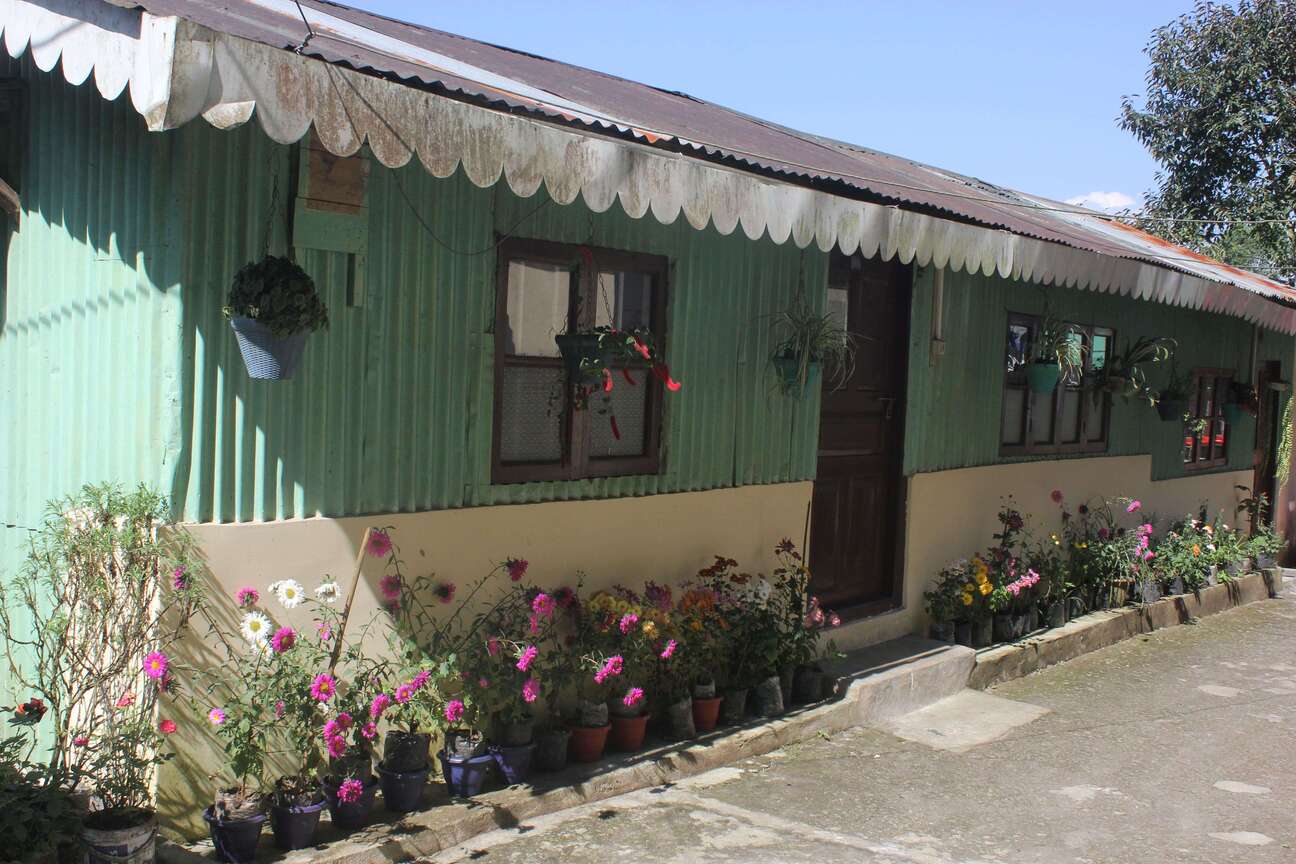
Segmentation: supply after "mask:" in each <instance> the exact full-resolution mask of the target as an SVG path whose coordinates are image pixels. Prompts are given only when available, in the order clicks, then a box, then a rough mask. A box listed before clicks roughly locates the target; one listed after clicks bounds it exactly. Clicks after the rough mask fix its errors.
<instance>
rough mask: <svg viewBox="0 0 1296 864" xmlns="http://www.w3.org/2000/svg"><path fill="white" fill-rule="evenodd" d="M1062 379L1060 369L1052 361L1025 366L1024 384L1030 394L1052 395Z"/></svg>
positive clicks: (1037, 361) (1036, 362)
mask: <svg viewBox="0 0 1296 864" xmlns="http://www.w3.org/2000/svg"><path fill="white" fill-rule="evenodd" d="M1061 377H1062V368H1061V367H1060V366H1058V364H1057V363H1056V362H1054V361H1052V360H1044V361H1039V360H1036V361H1035V362H1033V363H1028V364H1026V383H1027V385H1028V386H1029V387H1030V389H1031V392H1032V393H1039V394H1045V393H1052V392H1053V391H1054V390H1056V389H1057V385H1058V380H1059V379H1060V378H1061Z"/></svg>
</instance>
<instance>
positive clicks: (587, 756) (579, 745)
mask: <svg viewBox="0 0 1296 864" xmlns="http://www.w3.org/2000/svg"><path fill="white" fill-rule="evenodd" d="M611 729H612V726H611V725H610V724H605V725H603V726H573V727H572V728H571V749H570V751H569V753H570V755H571V759H572V761H573V762H597V761H598V760H599V759H601V758H602V757H603V748H605V747H606V746H607V740H608V732H609V731H611Z"/></svg>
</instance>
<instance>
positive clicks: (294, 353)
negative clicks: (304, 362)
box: [224, 256, 328, 381]
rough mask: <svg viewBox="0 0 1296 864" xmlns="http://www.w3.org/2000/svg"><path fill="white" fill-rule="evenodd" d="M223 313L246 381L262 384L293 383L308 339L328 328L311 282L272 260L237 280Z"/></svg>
mask: <svg viewBox="0 0 1296 864" xmlns="http://www.w3.org/2000/svg"><path fill="white" fill-rule="evenodd" d="M224 312H225V317H226V318H228V319H229V322H230V326H231V327H232V328H233V329H234V337H235V339H236V340H237V341H238V346H239V352H240V353H241V354H242V355H243V363H244V365H245V366H246V367H247V371H248V375H249V376H250V377H252V378H255V379H259V380H265V381H283V380H287V379H289V378H292V376H293V373H294V372H295V371H296V370H297V363H298V361H299V360H300V359H301V355H302V350H303V348H304V347H305V344H306V336H307V335H308V334H309V333H311V332H312V331H314V330H318V329H319V328H321V327H325V328H327V327H328V309H327V307H325V305H324V302H323V301H322V300H320V298H319V294H318V293H317V292H316V290H315V282H314V280H313V279H311V277H310V276H309V275H308V274H307V273H306V271H305V270H303V269H302V268H301V267H299V266H297V264H296V263H294V262H292V261H290V260H288V259H287V258H276V257H274V256H267V257H266V258H263V259H261V260H260V261H257V262H253V263H251V264H246V265H244V266H243V267H242V268H241V269H240V270H239V271H238V273H236V274H235V276H234V283H233V285H231V286H230V290H229V296H228V298H227V301H226V305H225V309H224Z"/></svg>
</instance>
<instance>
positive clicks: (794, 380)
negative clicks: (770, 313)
mask: <svg viewBox="0 0 1296 864" xmlns="http://www.w3.org/2000/svg"><path fill="white" fill-rule="evenodd" d="M773 331H774V339H775V344H774V352H773V354H772V356H771V357H770V366H771V367H772V368H773V370H774V372H775V376H776V377H775V380H776V381H777V382H778V386H779V389H780V390H781V391H782V392H783V394H784V395H787V396H793V397H800V396H802V395H804V394H805V393H806V392H809V391H811V390H813V389H814V388H815V387H816V386H818V383H819V379H820V378H821V376H822V374H823V370H824V366H825V365H827V367H828V373H829V374H828V384H829V389H831V390H836V389H838V388H839V387H841V386H842V385H843V384H845V383H846V382H847V381H848V380H850V377H851V375H852V374H854V371H855V337H854V336H853V335H852V334H851V333H850V332H849V331H847V330H846V327H845V322H843V321H842V320H841V319H840V318H838V317H837V316H835V315H833V314H832V313H830V312H815V311H814V310H813V309H811V308H810V305H809V304H808V303H807V302H806V301H805V298H804V297H803V296H801V295H799V294H798V296H797V298H796V299H795V300H794V301H793V302H792V304H791V305H789V306H788V307H787V308H786V309H784V310H782V311H781V312H779V313H778V314H776V315H775V316H774V321H773Z"/></svg>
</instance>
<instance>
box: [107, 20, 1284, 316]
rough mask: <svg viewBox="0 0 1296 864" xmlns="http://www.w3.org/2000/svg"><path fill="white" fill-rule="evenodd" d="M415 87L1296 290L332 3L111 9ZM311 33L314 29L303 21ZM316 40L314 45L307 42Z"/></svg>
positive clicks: (1162, 263)
mask: <svg viewBox="0 0 1296 864" xmlns="http://www.w3.org/2000/svg"><path fill="white" fill-rule="evenodd" d="M111 2H114V3H116V4H117V5H120V6H123V7H127V8H139V9H144V10H146V11H147V12H149V13H151V14H154V15H162V16H176V17H179V18H182V19H185V20H188V21H192V22H193V23H195V24H198V25H201V26H203V27H206V28H208V29H210V30H213V31H215V32H219V33H224V34H228V35H231V36H235V37H239V38H243V39H247V40H249V41H253V42H257V43H260V44H263V45H267V46H271V47H274V48H279V49H285V50H293V51H300V53H302V54H304V55H306V56H310V57H315V58H318V59H321V60H324V61H326V62H328V63H332V64H338V65H344V66H347V67H350V68H353V69H356V70H359V71H362V72H365V73H368V74H374V75H378V76H381V77H384V78H388V79H394V80H399V81H400V82H402V83H405V84H407V85H410V86H415V87H420V88H423V89H430V90H432V91H434V92H438V93H441V94H444V95H449V96H452V97H455V98H459V99H462V100H464V101H468V102H474V103H478V104H482V105H486V106H489V107H492V108H495V109H502V110H507V111H510V112H514V113H526V114H528V115H530V116H532V117H537V118H541V119H544V120H546V121H548V122H553V123H558V124H562V125H567V126H575V127H582V128H583V129H584V130H586V131H593V132H596V133H598V134H601V135H610V136H619V137H626V138H633V139H635V140H637V141H638V142H640V143H644V144H648V145H651V146H654V147H657V148H664V149H669V150H675V151H679V152H682V153H684V154H686V155H690V156H693V157H696V158H700V159H704V160H707V161H713V162H720V163H723V164H726V165H729V166H732V167H736V168H739V169H742V170H745V171H749V172H753V173H758V174H763V175H766V176H775V177H778V178H780V179H783V180H786V181H790V182H793V183H796V184H798V185H803V186H808V187H813V188H817V189H819V190H822V191H825V192H829V193H831V194H834V195H838V196H841V197H846V198H856V199H861V200H865V201H875V202H878V201H880V202H883V203H893V204H897V205H900V206H902V207H904V208H906V209H913V210H918V211H922V212H928V213H931V214H934V215H939V216H942V217H945V218H952V219H954V220H956V221H962V222H967V223H972V224H977V225H982V226H986V227H991V228H999V229H1003V230H1006V231H1009V232H1011V233H1013V234H1017V235H1021V236H1025V237H1031V238H1036V239H1039V240H1044V241H1050V242H1055V243H1060V244H1063V245H1065V246H1068V247H1072V248H1075V249H1080V250H1085V251H1089V252H1095V253H1098V254H1101V255H1106V256H1111V257H1115V258H1124V259H1128V260H1134V261H1142V262H1147V263H1151V264H1154V265H1156V266H1158V267H1162V268H1165V269H1170V270H1175V271H1180V272H1186V273H1191V274H1194V275H1198V276H1202V277H1204V278H1207V279H1211V280H1214V281H1216V282H1226V283H1232V284H1236V285H1239V286H1240V287H1243V288H1245V289H1246V290H1248V291H1251V292H1253V293H1255V294H1258V295H1261V296H1264V297H1266V298H1269V299H1272V300H1278V301H1280V302H1282V303H1284V304H1285V305H1296V290H1294V289H1292V288H1290V287H1288V286H1285V285H1282V284H1280V283H1277V282H1274V281H1272V280H1269V279H1266V278H1264V277H1261V276H1258V275H1256V274H1253V273H1248V272H1245V271H1241V270H1237V269H1236V268H1229V267H1226V266H1224V265H1221V264H1219V263H1218V262H1215V261H1212V260H1211V259H1209V258H1205V257H1204V256H1200V255H1196V254H1195V253H1191V252H1189V251H1188V250H1185V249H1182V248H1180V247H1177V246H1173V245H1171V244H1168V243H1166V242H1165V241H1163V240H1160V239H1159V238H1155V237H1152V236H1151V235H1147V234H1145V233H1143V232H1139V231H1135V230H1134V229H1131V228H1129V227H1128V226H1124V225H1118V224H1117V223H1113V222H1112V221H1111V220H1110V218H1109V217H1107V216H1105V215H1104V214H1097V213H1094V212H1092V211H1087V210H1085V209H1083V208H1079V207H1071V206H1068V205H1066V204H1063V203H1060V202H1055V201H1050V200H1047V199H1043V198H1038V197H1034V196H1029V195H1025V194H1023V193H1019V192H1015V191H1013V190H1010V189H1006V188H1003V187H998V186H994V185H992V184H989V183H985V182H983V181H979V180H975V179H973V178H969V177H965V176H962V175H959V174H956V173H953V172H947V171H942V170H940V169H938V168H934V167H931V166H927V165H923V164H921V163H917V162H914V161H912V160H908V159H903V158H900V157H897V156H891V155H888V154H884V153H880V152H877V151H874V150H869V149H867V148H864V147H859V146H855V145H851V144H847V143H843V142H839V141H834V140H831V139H827V138H823V137H820V136H816V135H811V134H807V133H803V132H798V131H796V130H792V129H788V128H786V127H782V126H779V125H777V124H773V123H769V122H766V121H763V120H760V119H757V118H754V117H750V116H748V115H745V114H741V113H739V112H736V111H733V110H731V109H728V108H725V107H723V106H719V105H715V104H712V103H709V102H706V101H703V100H700V99H696V98H694V97H691V96H688V95H685V94H682V93H676V92H672V91H668V90H663V89H660V88H656V87H651V86H648V85H645V84H640V83H637V82H634V81H629V80H626V79H623V78H618V77H616V76H612V75H607V74H604V73H601V72H596V71H593V70H589V69H585V68H582V67H579V66H573V65H570V64H566V63H560V62H558V61H555V60H550V59H548V58H544V57H539V56H536V55H533V54H529V53H525V52H521V51H515V50H511V49H508V48H503V47H500V46H497V45H491V44H488V43H484V42H479V41H475V40H471V39H466V38H464V37H461V36H456V35H453V34H450V33H445V32H442V31H439V30H434V29H431V28H427V27H422V26H418V25H415V24H409V23H405V22H401V21H396V20H393V19H390V18H386V17H383V16H379V15H375V14H372V13H369V12H365V11H363V10H359V9H354V8H351V7H348V6H343V5H341V4H337V3H331V2H325V0H301V3H300V5H298V4H297V3H295V2H294V0H140V2H134V3H131V2H123V0H111ZM303 15H305V16H306V18H307V19H308V20H309V21H310V29H309V31H308V29H307V26H306V24H305V23H304V22H303V19H302V16H303ZM308 37H309V38H308Z"/></svg>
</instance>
